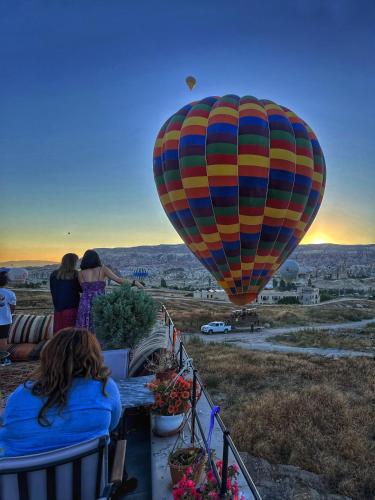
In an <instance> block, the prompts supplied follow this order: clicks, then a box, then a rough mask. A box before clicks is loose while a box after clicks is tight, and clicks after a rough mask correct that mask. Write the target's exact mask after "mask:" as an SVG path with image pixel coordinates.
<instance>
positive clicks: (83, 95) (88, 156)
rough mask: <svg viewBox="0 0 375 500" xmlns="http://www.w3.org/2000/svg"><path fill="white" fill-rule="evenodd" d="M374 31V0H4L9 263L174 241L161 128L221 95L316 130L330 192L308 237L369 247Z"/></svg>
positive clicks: (1, 35)
mask: <svg viewBox="0 0 375 500" xmlns="http://www.w3.org/2000/svg"><path fill="white" fill-rule="evenodd" d="M374 26H375V2H373V1H371V0H368V1H366V0H356V1H355V0H353V1H350V0H315V1H314V2H312V1H311V2H310V1H297V0H295V1H290V0H284V1H281V0H280V1H279V0H273V1H272V0H266V1H263V2H253V1H250V0H244V1H242V0H233V1H230V2H228V1H227V0H225V1H221V0H214V1H209V0H188V1H184V2H183V1H177V2H176V1H175V0H174V1H163V0H158V1H144V0H140V1H138V2H128V1H123V0H107V1H99V0H80V1H78V2H73V1H64V2H63V1H60V2H58V1H54V2H48V1H47V0H40V1H36V0H35V1H17V2H11V1H7V2H2V3H1V4H0V60H1V67H0V95H1V100H2V104H1V108H0V158H1V183H0V191H1V193H0V210H1V217H0V235H1V240H0V241H1V243H0V261H5V260H18V259H46V260H59V259H60V257H61V255H62V254H63V253H65V252H66V251H75V252H77V253H79V254H82V251H83V250H85V249H86V248H91V247H114V246H118V247H119V246H133V245H140V244H158V243H177V242H180V241H181V240H180V239H179V237H178V235H177V233H176V232H175V230H174V229H173V227H172V226H171V225H170V223H169V221H168V220H167V218H166V216H165V214H164V212H163V210H162V208H161V205H160V202H159V199H158V196H157V193H156V189H155V185H154V180H153V174H152V150H153V145H154V141H155V137H156V134H157V133H158V130H159V128H160V126H161V125H162V124H163V122H164V121H165V120H166V119H167V118H168V117H169V116H170V115H171V114H172V113H174V112H175V111H177V110H178V109H179V108H180V107H182V106H183V105H184V104H186V103H187V102H189V101H191V100H196V99H200V98H203V97H206V96H208V95H223V94H227V93H235V94H238V95H240V96H241V95H247V94H250V95H255V96H257V97H258V98H266V99H271V100H273V101H275V102H278V103H280V104H282V105H284V106H287V107H288V108H291V109H292V110H293V111H294V112H296V113H297V114H298V115H300V116H301V117H302V118H303V119H304V120H306V121H307V122H308V123H309V125H311V127H312V128H313V129H314V131H315V133H316V134H317V136H318V138H319V141H320V144H321V146H322V148H323V151H324V154H325V158H326V163H327V189H326V194H325V198H324V200H323V205H322V207H321V210H320V212H319V214H318V217H317V219H316V221H315V223H314V225H313V226H312V227H311V229H310V231H309V233H308V235H307V236H306V237H305V239H304V241H303V242H304V243H321V242H330V243H375V223H374V218H375V161H374V158H375V139H374V137H375V119H374V110H375V91H374V89H375V65H374V62H373V61H374V59H373V58H374V52H375V30H374ZM189 74H192V75H194V76H195V77H196V78H197V86H196V88H195V89H194V90H193V91H192V92H189V90H188V89H187V87H186V85H185V82H184V80H185V77H186V76H187V75H189ZM68 233H70V234H68Z"/></svg>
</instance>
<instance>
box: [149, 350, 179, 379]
mask: <svg viewBox="0 0 375 500" xmlns="http://www.w3.org/2000/svg"><path fill="white" fill-rule="evenodd" d="M178 368H179V365H178V360H177V356H176V354H175V353H174V352H172V351H168V350H167V349H162V350H161V351H160V352H157V353H155V354H154V355H153V357H152V359H151V360H150V361H149V362H148V363H147V369H148V371H150V372H151V373H155V375H156V378H157V379H158V380H161V381H164V380H172V379H173V378H174V377H176V375H177V372H178Z"/></svg>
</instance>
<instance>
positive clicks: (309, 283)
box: [307, 278, 312, 286]
mask: <svg viewBox="0 0 375 500" xmlns="http://www.w3.org/2000/svg"><path fill="white" fill-rule="evenodd" d="M307 285H308V286H311V285H312V282H311V278H309V281H308V282H307Z"/></svg>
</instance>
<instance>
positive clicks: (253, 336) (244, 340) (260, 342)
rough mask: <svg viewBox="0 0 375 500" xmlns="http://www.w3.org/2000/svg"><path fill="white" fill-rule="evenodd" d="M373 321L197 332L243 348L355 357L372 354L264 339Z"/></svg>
mask: <svg viewBox="0 0 375 500" xmlns="http://www.w3.org/2000/svg"><path fill="white" fill-rule="evenodd" d="M373 322H375V318H372V319H364V320H362V321H352V322H349V323H319V324H315V325H311V326H307V327H303V328H301V327H300V326H299V327H282V328H268V329H264V330H261V331H255V332H253V333H251V332H250V331H241V332H233V333H228V334H224V333H219V334H214V335H204V334H199V337H200V338H202V339H203V340H204V341H205V342H230V343H233V344H234V345H237V346H239V347H243V348H244V349H252V350H257V351H267V352H275V351H276V352H287V353H288V352H291V353H292V352H294V353H300V354H314V355H319V356H327V357H332V358H340V357H356V356H369V357H373V356H374V355H373V354H371V353H368V352H362V351H352V350H348V349H324V348H317V347H295V346H287V345H283V344H273V343H272V342H267V341H266V339H267V338H269V337H275V336H276V335H280V334H284V333H291V332H298V331H300V330H312V329H316V328H319V329H320V330H328V329H329V330H341V329H344V330H345V329H347V328H350V329H352V328H363V327H364V326H366V325H367V324H368V323H373Z"/></svg>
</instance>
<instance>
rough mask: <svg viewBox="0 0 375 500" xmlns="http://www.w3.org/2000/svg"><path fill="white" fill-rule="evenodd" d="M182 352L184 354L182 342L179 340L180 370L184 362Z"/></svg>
mask: <svg viewBox="0 0 375 500" xmlns="http://www.w3.org/2000/svg"><path fill="white" fill-rule="evenodd" d="M183 354H184V343H183V342H182V341H181V342H180V370H182V366H183V363H184V360H183Z"/></svg>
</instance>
